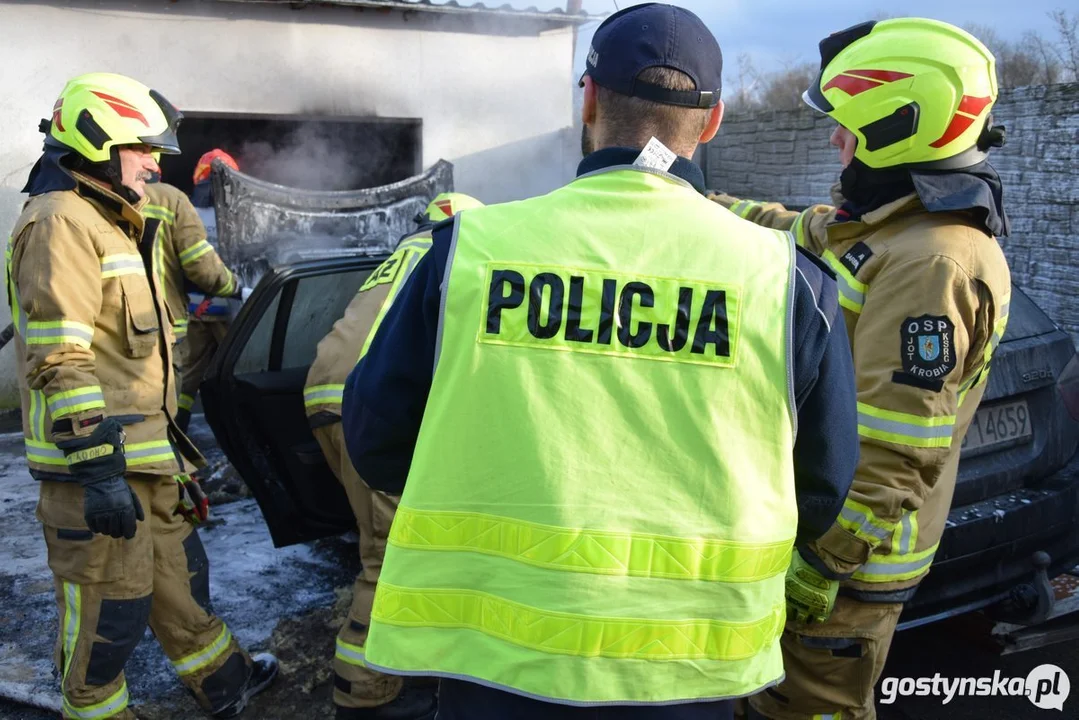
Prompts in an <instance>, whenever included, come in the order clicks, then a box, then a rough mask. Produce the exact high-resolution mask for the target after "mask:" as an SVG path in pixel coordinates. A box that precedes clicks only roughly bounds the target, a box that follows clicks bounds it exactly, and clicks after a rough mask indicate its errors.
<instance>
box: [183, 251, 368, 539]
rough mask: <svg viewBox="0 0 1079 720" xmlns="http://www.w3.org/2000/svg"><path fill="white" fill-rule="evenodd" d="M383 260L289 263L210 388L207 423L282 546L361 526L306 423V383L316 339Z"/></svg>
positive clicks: (238, 333)
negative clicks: (304, 393) (212, 428)
mask: <svg viewBox="0 0 1079 720" xmlns="http://www.w3.org/2000/svg"><path fill="white" fill-rule="evenodd" d="M379 260H380V258H363V257H359V258H351V259H337V260H334V261H333V262H330V263H327V262H312V263H306V264H303V265H298V266H290V267H288V268H286V269H284V270H283V271H280V272H276V273H274V274H273V277H271V278H270V282H268V283H266V282H264V283H262V284H260V286H259V288H260V289H259V292H258V293H256V296H253V297H252V298H251V300H250V301H249V302H248V306H245V308H244V313H242V314H241V316H240V317H239V318H237V321H236V327H234V329H233V332H231V333H230V336H229V338H228V340H226V343H225V346H224V347H223V348H222V351H221V352H220V353H219V355H218V357H217V358H216V360H215V363H214V367H212V368H211V371H210V374H209V377H208V379H207V381H206V383H205V384H204V385H203V393H204V400H203V402H204V404H205V406H206V415H207V419H208V420H209V421H210V424H211V426H212V427H214V431H215V434H216V435H217V437H218V439H219V440H220V441H221V442H222V446H223V448H224V449H225V451H226V454H227V455H228V456H229V457H230V459H232V460H233V464H234V465H235V466H236V468H237V470H238V471H239V472H240V475H241V476H242V477H243V478H244V481H245V482H246V483H247V485H248V486H249V487H250V488H251V490H252V492H253V494H254V495H255V498H256V500H257V501H258V503H259V505H260V507H261V508H262V511H263V514H264V515H265V517H266V522H267V525H269V527H270V532H271V535H272V536H273V540H274V543H275V545H278V546H283V545H290V544H292V543H296V542H303V541H306V540H312V539H316V538H319V537H324V536H326V535H331V534H336V533H340V532H343V531H346V530H349V529H352V528H354V527H355V520H354V518H353V516H352V511H351V509H350V508H349V504H348V499H347V497H346V496H345V493H344V490H343V489H342V488H341V484H340V483H339V482H338V481H337V479H336V478H335V477H334V475H333V473H332V472H331V470H330V468H329V466H328V465H327V463H326V460H325V458H324V457H323V455H322V452H321V450H320V448H319V445H318V443H317V442H316V441H315V438H314V436H313V435H312V433H311V429H310V427H309V426H308V424H307V421H306V413H305V409H304V402H303V387H304V383H305V381H306V378H307V372H308V370H309V368H310V366H311V363H312V361H313V360H314V357H315V350H316V347H317V344H318V342H319V341H320V340H321V339H322V338H323V337H324V336H325V335H326V334H327V333H328V332H329V331H330V330H331V329H332V327H333V324H334V322H335V321H336V320H337V319H338V318H340V317H341V316H342V315H344V312H345V308H346V307H347V306H348V303H349V302H350V301H351V300H352V299H353V298H354V297H355V295H356V292H357V290H358V289H359V287H360V285H361V284H362V283H363V281H364V279H366V277H367V275H368V274H369V273H370V271H371V270H372V269H373V268H374V267H376V266H377V264H378V262H379Z"/></svg>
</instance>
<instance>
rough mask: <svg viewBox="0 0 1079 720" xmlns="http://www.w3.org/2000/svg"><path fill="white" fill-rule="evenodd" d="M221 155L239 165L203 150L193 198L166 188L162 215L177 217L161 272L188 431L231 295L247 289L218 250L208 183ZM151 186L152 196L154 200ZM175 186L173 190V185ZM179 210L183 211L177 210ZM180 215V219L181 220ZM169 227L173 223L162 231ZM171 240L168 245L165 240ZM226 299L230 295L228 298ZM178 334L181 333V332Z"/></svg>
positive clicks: (224, 328)
mask: <svg viewBox="0 0 1079 720" xmlns="http://www.w3.org/2000/svg"><path fill="white" fill-rule="evenodd" d="M215 159H219V160H220V161H221V162H223V163H225V164H226V165H228V166H229V167H231V168H233V169H234V170H238V169H239V166H238V165H237V164H236V161H235V160H234V159H233V158H232V156H231V155H229V154H228V153H226V152H225V151H224V150H220V149H214V150H211V151H209V152H207V153H204V154H203V155H202V157H200V158H199V161H198V163H197V164H196V165H195V172H194V175H193V181H194V189H193V190H192V193H191V202H188V200H187V198H185V197H183V196H182V194H180V193H179V191H178V190H177V191H175V192H172V193H169V200H170V203H169V206H167V207H165V208H164V217H165V218H168V217H170V216H171V217H175V218H176V221H175V222H176V224H175V230H174V231H172V232H171V233H169V234H168V235H167V236H166V237H165V238H164V241H165V247H164V251H163V253H162V257H164V258H165V261H164V262H165V267H164V268H163V270H162V272H163V273H165V276H166V278H167V279H169V280H171V282H169V283H168V285H167V286H166V287H167V288H168V291H167V296H166V299H167V300H168V304H169V309H170V310H171V311H172V312H173V315H174V317H175V318H176V319H177V320H176V322H177V326H176V330H177V331H176V338H177V342H178V343H179V344H178V345H177V349H178V352H177V354H178V355H179V356H180V357H179V361H180V367H181V368H182V370H183V372H182V373H181V375H180V400H179V412H178V415H177V417H176V422H177V423H178V424H179V425H180V428H181V429H183V430H184V431H185V432H186V431H187V426H188V423H190V422H191V408H192V407H194V405H195V398H197V397H198V394H199V386H200V385H201V384H202V380H203V377H204V376H205V375H206V371H207V370H208V369H209V367H210V361H211V360H213V358H214V355H215V354H216V353H217V348H218V347H219V346H220V345H221V343H222V342H223V341H224V339H225V335H227V334H228V329H229V318H230V317H231V315H232V310H233V307H232V305H234V304H235V300H242V299H243V294H245V293H246V288H243V287H241V286H240V282H239V279H238V278H237V277H236V274H235V273H233V272H232V271H231V270H229V269H228V268H227V267H226V266H225V263H223V262H222V261H221V258H220V257H219V256H218V254H217V250H216V246H217V220H216V217H215V215H214V208H213V198H212V193H211V188H210V166H211V163H212V162H213V161H214V160H215ZM153 187H154V186H151V191H150V193H151V194H150V201H151V203H154V204H155V205H157V204H158V203H156V202H155V193H154V191H153ZM174 190H175V189H174ZM181 209H182V212H181ZM181 217H182V219H181ZM168 230H172V226H169V227H167V228H166V231H168ZM169 240H171V241H172V242H171V248H170V247H168V241H169ZM230 298H231V299H232V300H231V301H230ZM181 333H182V334H181Z"/></svg>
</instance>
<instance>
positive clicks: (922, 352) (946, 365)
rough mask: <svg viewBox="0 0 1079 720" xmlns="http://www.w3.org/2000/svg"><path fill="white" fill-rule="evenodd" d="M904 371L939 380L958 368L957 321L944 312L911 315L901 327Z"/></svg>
mask: <svg viewBox="0 0 1079 720" xmlns="http://www.w3.org/2000/svg"><path fill="white" fill-rule="evenodd" d="M899 336H900V339H901V346H900V354H901V356H902V363H903V372H904V373H905V374H907V375H908V376H910V377H913V378H918V379H920V380H923V381H927V382H931V383H934V384H936V382H935V381H939V380H943V378H944V377H945V376H947V375H948V373H950V372H951V371H952V370H954V369H955V365H956V357H955V323H953V322H952V321H951V320H949V319H948V318H947V317H946V316H944V315H922V316H920V317H909V318H907V319H906V320H904V321H903V325H902V327H901V328H900V330H899Z"/></svg>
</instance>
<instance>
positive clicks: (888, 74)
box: [821, 70, 914, 97]
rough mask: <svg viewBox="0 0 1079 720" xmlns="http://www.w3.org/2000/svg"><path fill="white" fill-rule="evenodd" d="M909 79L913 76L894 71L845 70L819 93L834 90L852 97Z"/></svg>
mask: <svg viewBox="0 0 1079 720" xmlns="http://www.w3.org/2000/svg"><path fill="white" fill-rule="evenodd" d="M909 77H914V76H913V75H911V74H910V73H904V72H897V71H895V70H847V71H846V72H842V73H840V74H838V75H836V76H835V77H834V78H832V79H831V80H829V81H828V84H827V85H825V86H824V87H823V88H821V92H823V91H825V90H831V89H832V88H835V89H837V90H842V91H843V92H845V93H847V94H848V95H850V96H851V97H854V96H855V95H858V94H859V93H864V92H865V91H866V90H872V89H873V88H875V87H880V86H881V85H884V84H886V83H892V82H895V81H896V80H902V79H904V78H909Z"/></svg>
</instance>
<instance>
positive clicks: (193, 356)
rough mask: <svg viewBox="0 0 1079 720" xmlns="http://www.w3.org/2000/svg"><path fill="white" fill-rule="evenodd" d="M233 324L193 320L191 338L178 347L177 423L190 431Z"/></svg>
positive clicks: (188, 329) (189, 329) (189, 325)
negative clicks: (207, 379) (197, 400)
mask: <svg viewBox="0 0 1079 720" xmlns="http://www.w3.org/2000/svg"><path fill="white" fill-rule="evenodd" d="M228 332H229V325H228V323H227V322H225V321H223V320H196V319H194V318H191V321H190V322H189V323H188V326H187V336H186V337H185V338H184V339H183V340H181V341H180V342H178V343H177V344H176V357H177V358H178V359H179V361H180V367H179V368H178V369H177V373H178V375H179V377H180V383H179V385H180V397H179V398H178V399H177V403H176V404H177V407H178V408H179V410H178V412H177V413H176V422H177V424H179V426H180V429H181V430H183V431H185V432H186V431H187V425H188V423H190V422H191V408H192V407H194V405H195V398H197V397H198V395H199V386H200V385H202V380H203V378H204V377H205V375H206V371H207V370H208V369H209V368H210V361H211V360H213V359H214V355H215V354H216V353H217V348H218V347H219V346H220V345H221V343H222V342H224V340H225V336H226V335H227V334H228Z"/></svg>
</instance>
